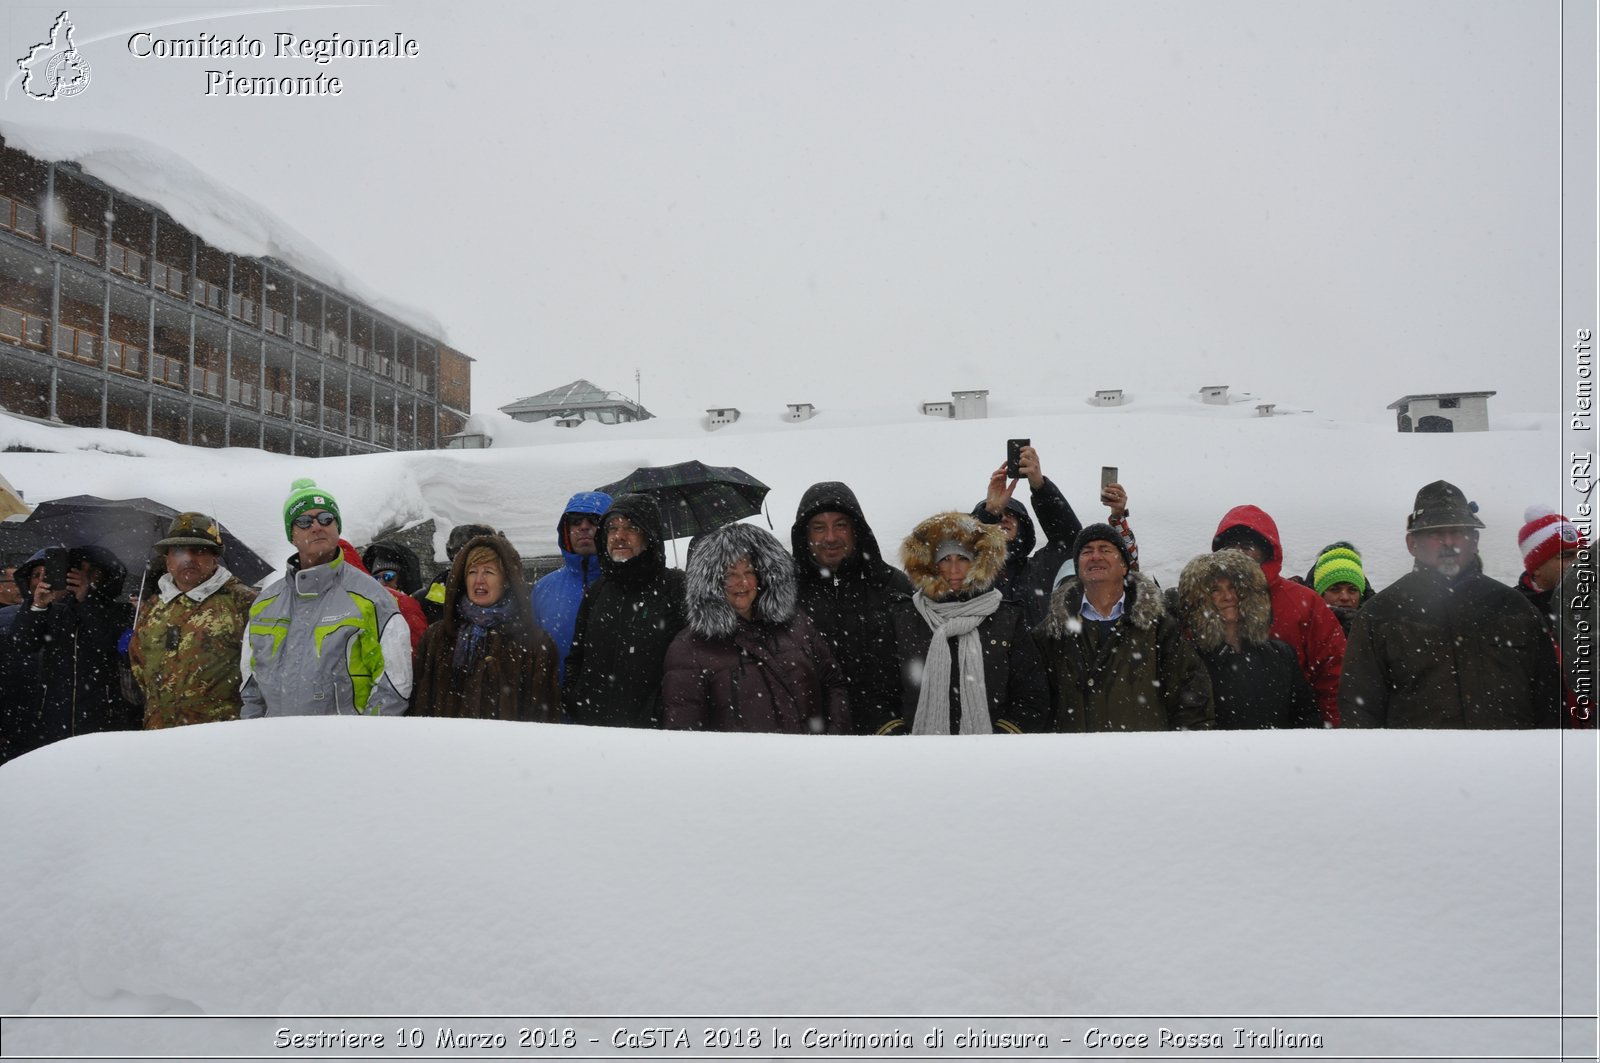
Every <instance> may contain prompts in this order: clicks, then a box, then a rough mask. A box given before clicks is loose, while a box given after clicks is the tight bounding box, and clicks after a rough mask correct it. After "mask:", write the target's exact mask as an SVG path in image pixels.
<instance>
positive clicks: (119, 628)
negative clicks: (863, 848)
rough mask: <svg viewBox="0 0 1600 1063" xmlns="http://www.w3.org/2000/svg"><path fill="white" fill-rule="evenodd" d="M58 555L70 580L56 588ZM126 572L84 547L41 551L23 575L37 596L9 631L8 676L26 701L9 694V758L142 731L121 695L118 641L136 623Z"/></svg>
mask: <svg viewBox="0 0 1600 1063" xmlns="http://www.w3.org/2000/svg"><path fill="white" fill-rule="evenodd" d="M56 550H60V551H62V552H63V553H64V554H65V560H66V575H65V577H64V578H62V579H61V582H60V584H59V585H58V584H55V583H52V582H51V579H50V574H49V573H48V572H41V571H39V570H41V569H44V568H46V567H47V564H48V563H49V562H51V561H52V560H53V558H54V557H55V556H59V555H55V554H54V553H53V551H56ZM126 578H127V572H126V571H125V570H124V569H123V567H122V563H121V562H120V561H118V560H117V559H116V557H115V556H113V555H112V554H111V553H110V552H109V551H106V550H102V549H100V548H99V547H94V546H85V547H75V548H73V549H71V550H67V549H66V548H64V547H53V548H50V549H47V550H41V551H39V552H38V553H36V554H35V555H34V556H33V557H31V558H29V559H28V562H27V564H25V565H23V566H22V567H21V568H19V569H18V570H17V579H18V582H19V583H20V584H22V585H24V586H30V587H31V589H32V597H31V600H30V601H29V603H28V604H27V605H25V606H23V607H22V608H21V609H20V611H19V612H18V614H17V617H16V620H15V621H14V622H13V624H12V626H11V632H10V642H11V645H10V647H9V654H8V656H9V658H10V660H9V661H8V670H9V671H10V672H11V679H12V680H13V681H14V683H15V684H16V686H15V688H14V689H15V690H16V691H17V692H18V693H19V694H21V695H22V696H18V697H12V696H11V693H12V691H7V697H6V699H5V701H4V705H5V712H4V714H3V718H0V731H4V732H5V734H6V738H7V750H6V752H7V755H9V756H20V755H21V754H23V753H26V752H28V751H29V750H33V749H37V748H39V747H40V746H43V745H48V744H49V743H51V742H58V741H60V740H61V739H63V738H70V737H72V736H74V735H80V734H89V733H92V732H96V731H127V730H136V729H138V727H139V719H138V715H137V712H136V710H135V709H134V707H133V706H132V705H130V704H129V703H128V702H127V700H126V699H124V698H123V696H122V691H121V685H122V684H121V654H120V653H119V652H118V649H117V643H118V641H119V640H120V639H121V637H122V633H123V632H124V631H126V630H127V629H128V628H129V626H131V624H132V623H133V607H132V606H131V605H129V604H128V603H127V602H126V601H124V600H123V599H122V585H123V583H124V581H125V580H126Z"/></svg>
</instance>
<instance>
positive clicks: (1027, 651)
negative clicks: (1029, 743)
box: [882, 513, 1049, 734]
mask: <svg viewBox="0 0 1600 1063" xmlns="http://www.w3.org/2000/svg"><path fill="white" fill-rule="evenodd" d="M900 561H901V564H902V565H903V566H904V568H905V570H906V576H907V577H908V578H909V579H910V580H911V585H912V587H914V588H916V593H915V594H914V595H912V597H911V600H910V601H909V602H897V603H896V604H895V607H894V627H895V642H896V646H897V649H898V652H899V657H900V674H901V694H902V698H901V717H900V719H897V720H893V721H891V722H890V723H889V724H888V725H887V726H886V727H885V728H884V729H883V732H882V733H884V734H993V733H997V732H1009V733H1012V734H1020V733H1022V732H1025V731H1043V730H1048V728H1047V726H1046V723H1045V721H1046V713H1047V706H1048V702H1049V688H1048V686H1047V684H1046V680H1045V673H1044V668H1043V666H1042V665H1041V663H1040V660H1039V654H1038V651H1037V650H1036V649H1035V647H1034V644H1033V640H1032V639H1031V638H1029V636H1028V629H1027V623H1026V621H1025V620H1024V618H1023V613H1022V609H1021V608H1020V607H1018V606H1016V605H1013V604H1011V603H1009V602H1005V601H1003V600H1002V598H1001V593H1000V591H998V590H996V589H995V588H994V584H995V581H996V580H997V579H999V577H1000V575H1001V574H1002V573H1003V572H1004V571H1005V567H1006V536H1005V532H1003V531H1001V530H1000V526H999V525H997V524H985V523H982V522H981V521H979V520H978V519H977V518H975V517H973V516H971V515H970V514H967V513H939V514H936V515H934V516H932V517H929V518H928V519H927V520H925V521H923V522H922V523H921V524H918V525H917V526H916V527H915V528H914V529H912V532H911V534H910V535H908V536H906V538H905V541H904V542H902V543H901V544H900Z"/></svg>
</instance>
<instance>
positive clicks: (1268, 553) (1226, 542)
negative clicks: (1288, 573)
mask: <svg viewBox="0 0 1600 1063" xmlns="http://www.w3.org/2000/svg"><path fill="white" fill-rule="evenodd" d="M1238 546H1253V547H1255V548H1256V549H1257V550H1259V551H1260V552H1261V556H1262V557H1264V558H1266V559H1267V560H1268V561H1271V560H1272V559H1273V558H1274V557H1276V556H1277V554H1278V551H1276V550H1274V549H1273V548H1272V540H1270V539H1268V538H1267V537H1266V536H1265V535H1262V534H1261V533H1260V532H1258V531H1256V530H1255V529H1254V528H1252V527H1250V526H1249V525H1248V524H1232V525H1229V526H1228V527H1226V528H1224V529H1222V530H1221V531H1220V532H1218V533H1217V534H1216V535H1215V536H1214V537H1213V538H1212V540H1211V549H1212V551H1213V552H1215V551H1217V550H1226V549H1228V548H1230V547H1238Z"/></svg>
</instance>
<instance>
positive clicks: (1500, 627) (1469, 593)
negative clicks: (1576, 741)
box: [1339, 480, 1562, 728]
mask: <svg viewBox="0 0 1600 1063" xmlns="http://www.w3.org/2000/svg"><path fill="white" fill-rule="evenodd" d="M1476 510H1477V506H1476V504H1473V503H1469V502H1468V501H1467V499H1466V496H1465V495H1463V494H1462V493H1461V489H1460V488H1458V487H1456V486H1455V485H1454V484H1452V483H1447V482H1445V481H1444V480H1437V481H1435V482H1433V483H1431V484H1428V485H1427V486H1426V487H1424V488H1423V489H1422V490H1420V491H1418V492H1417V498H1416V502H1415V504H1414V505H1413V506H1412V509H1411V513H1410V515H1409V516H1407V518H1406V548H1407V549H1408V550H1410V551H1411V556H1412V557H1413V558H1415V559H1416V564H1415V567H1414V568H1413V570H1412V571H1411V573H1410V574H1408V575H1406V576H1403V577H1401V578H1400V579H1399V580H1397V581H1396V582H1395V583H1394V584H1392V585H1391V586H1390V587H1389V588H1388V589H1387V590H1385V591H1383V592H1382V593H1380V594H1378V595H1376V596H1375V597H1374V598H1373V599H1372V600H1371V601H1369V602H1367V604H1366V605H1364V606H1362V607H1361V611H1360V612H1358V613H1356V619H1355V623H1354V624H1353V625H1352V626H1351V628H1350V640H1349V646H1348V648H1347V649H1346V651H1345V658H1344V674H1343V676H1342V677H1341V679H1340V683H1339V717H1340V723H1341V726H1344V727H1443V728H1525V727H1559V726H1560V725H1561V717H1562V704H1561V682H1560V679H1559V677H1558V674H1557V668H1556V655H1555V647H1554V645H1553V644H1552V643H1551V641H1550V636H1549V634H1548V633H1546V631H1545V629H1544V624H1543V622H1542V621H1541V620H1540V618H1539V614H1538V611H1537V610H1536V609H1534V607H1533V606H1532V605H1530V604H1528V601H1527V599H1526V598H1524V597H1523V596H1522V595H1521V594H1519V593H1517V591H1515V590H1513V589H1512V588H1510V587H1507V586H1506V585H1505V584H1503V583H1499V582H1497V581H1495V580H1492V579H1490V578H1489V577H1488V576H1485V575H1484V574H1483V566H1482V564H1481V563H1480V562H1479V560H1478V530H1479V529H1480V528H1482V527H1483V526H1484V525H1483V522H1482V521H1481V520H1479V519H1478V516H1477V512H1476Z"/></svg>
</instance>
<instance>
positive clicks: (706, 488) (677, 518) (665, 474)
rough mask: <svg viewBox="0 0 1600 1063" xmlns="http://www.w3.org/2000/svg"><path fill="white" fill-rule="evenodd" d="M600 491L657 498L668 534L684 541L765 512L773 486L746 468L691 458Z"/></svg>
mask: <svg viewBox="0 0 1600 1063" xmlns="http://www.w3.org/2000/svg"><path fill="white" fill-rule="evenodd" d="M599 490H601V491H604V492H605V493H606V494H608V495H610V496H611V497H612V498H615V497H617V496H618V495H627V494H644V495H649V496H651V497H652V498H654V499H655V500H656V504H657V505H659V506H660V507H661V520H662V522H663V523H665V524H666V526H667V538H668V539H678V538H681V537H682V536H685V535H699V534H701V533H702V532H708V531H713V530H715V529H717V528H720V527H722V526H723V525H725V524H732V523H733V522H734V521H736V520H740V519H742V518H744V517H751V516H754V515H755V514H757V513H760V512H761V503H762V501H763V500H764V499H765V498H766V497H767V490H768V488H767V485H766V484H764V483H762V482H761V481H760V480H757V479H756V478H755V477H754V476H751V475H750V474H749V473H747V472H745V471H744V470H743V469H735V468H733V467H731V466H726V467H724V466H717V465H702V464H700V463H699V462H698V461H685V462H680V463H679V464H677V465H656V466H649V467H646V468H643V469H635V470H633V471H632V472H631V473H629V474H628V475H627V476H624V477H623V478H622V479H620V480H618V481H617V482H616V483H611V484H606V485H605V486H604V487H602V488H600V489H599ZM768 523H769V524H770V523H771V519H770V518H769V519H768Z"/></svg>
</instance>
